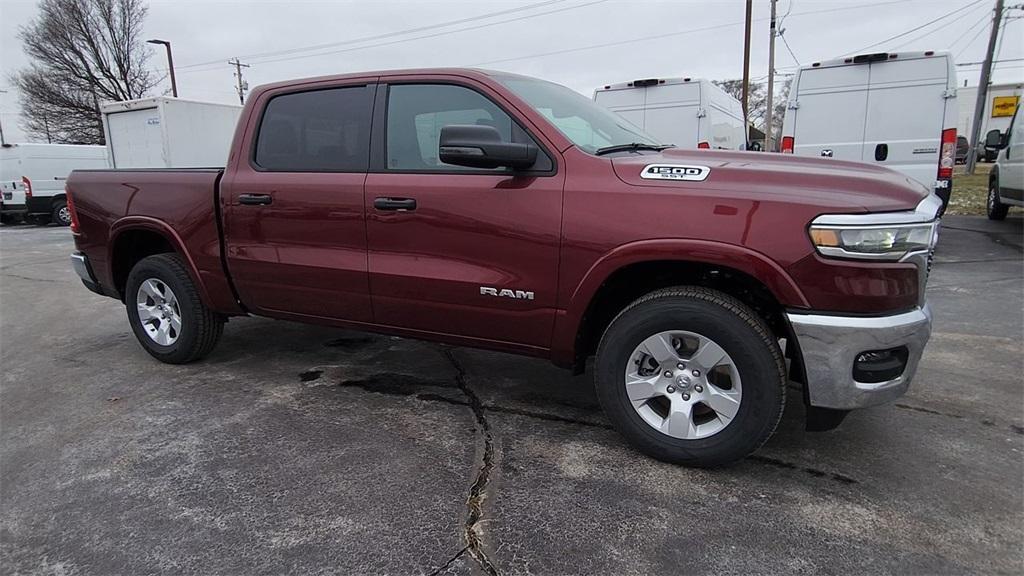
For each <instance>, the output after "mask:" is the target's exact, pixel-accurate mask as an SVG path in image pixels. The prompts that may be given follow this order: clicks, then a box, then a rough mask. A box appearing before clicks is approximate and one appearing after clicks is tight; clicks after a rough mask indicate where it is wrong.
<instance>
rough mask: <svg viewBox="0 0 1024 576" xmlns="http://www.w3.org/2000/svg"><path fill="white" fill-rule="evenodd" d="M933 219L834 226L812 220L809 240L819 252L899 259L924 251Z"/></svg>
mask: <svg viewBox="0 0 1024 576" xmlns="http://www.w3.org/2000/svg"><path fill="white" fill-rule="evenodd" d="M936 232H937V228H936V223H935V222H934V221H933V222H925V223H920V224H885V225H874V226H870V225H868V226H850V225H844V226H836V225H822V224H812V225H811V228H810V235H811V243H813V244H814V247H815V248H817V250H818V252H819V253H820V254H821V255H822V256H830V257H833V258H855V259H859V260H889V261H894V262H895V261H898V260H902V259H903V257H904V256H906V255H907V254H910V253H912V252H925V251H928V250H930V249H931V248H932V246H933V245H934V241H935V236H936Z"/></svg>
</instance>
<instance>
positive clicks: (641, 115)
mask: <svg viewBox="0 0 1024 576" xmlns="http://www.w3.org/2000/svg"><path fill="white" fill-rule="evenodd" d="M594 101H595V102H597V103H598V104H600V105H601V106H604V107H605V108H607V109H608V110H611V111H612V112H614V113H616V114H618V115H619V116H621V117H622V118H624V119H625V120H627V121H628V122H630V123H631V124H634V125H636V126H637V127H639V128H642V129H643V130H644V131H645V132H646V133H648V134H650V135H652V136H654V137H655V138H657V139H658V140H659V141H660V142H665V143H672V144H675V145H676V146H678V147H680V148H715V149H722V150H742V149H743V148H744V147H745V145H746V135H745V130H744V129H743V106H742V105H741V104H740V101H739V100H737V99H735V98H733V97H732V96H730V95H729V94H728V93H727V92H726V91H725V90H722V89H721V88H719V87H718V86H715V85H714V84H713V83H711V82H710V81H709V80H703V79H696V78H693V79H691V78H648V79H645V80H634V81H632V82H623V83H620V84H609V85H607V86H605V87H603V88H598V89H597V90H595V91H594Z"/></svg>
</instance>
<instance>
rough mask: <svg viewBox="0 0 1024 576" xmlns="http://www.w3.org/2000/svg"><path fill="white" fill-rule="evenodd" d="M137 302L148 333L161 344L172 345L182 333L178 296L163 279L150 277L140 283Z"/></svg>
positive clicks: (141, 319)
mask: <svg viewBox="0 0 1024 576" xmlns="http://www.w3.org/2000/svg"><path fill="white" fill-rule="evenodd" d="M135 302H136V304H137V305H138V310H139V322H141V323H142V328H143V329H144V330H145V331H146V334H148V335H149V337H150V338H151V339H152V340H153V341H154V342H156V343H157V344H159V345H161V346H170V345H171V344H174V343H175V342H176V341H177V340H178V336H179V335H180V334H181V307H180V306H179V305H178V298H177V297H176V296H175V295H174V292H172V291H171V287H170V286H168V285H167V284H166V283H165V282H164V281H163V280H160V279H159V278H149V279H147V280H145V281H144V282H143V283H142V284H140V285H139V292H138V294H137V295H136V298H135Z"/></svg>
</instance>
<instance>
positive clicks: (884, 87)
mask: <svg viewBox="0 0 1024 576" xmlns="http://www.w3.org/2000/svg"><path fill="white" fill-rule="evenodd" d="M957 120H958V110H957V102H956V69H955V68H954V64H953V57H952V56H951V55H950V54H949V53H948V52H939V51H928V52H900V53H898V54H896V53H885V52H882V53H877V54H864V55H860V56H851V57H848V58H839V59H836V60H830V61H826V62H815V63H813V64H808V65H805V66H803V67H801V68H800V69H799V70H798V71H797V73H796V76H795V77H794V78H793V83H792V86H791V88H790V92H789V102H788V103H787V105H786V117H785V120H784V121H783V124H782V150H781V151H782V152H783V153H789V154H797V155H800V156H824V157H827V158H835V159H838V160H854V161H857V162H867V163H871V164H878V165H880V166H886V167H888V168H892V169H894V170H898V171H900V172H903V173H904V174H906V175H907V176H909V177H911V178H913V179H914V180H917V181H918V182H920V183H922V184H924V185H925V186H928V187H929V188H934V189H935V192H936V193H937V194H938V195H939V196H940V197H942V200H943V202H944V203H948V202H949V195H950V193H951V192H952V186H953V164H954V162H955V159H956V158H955V155H956V125H957Z"/></svg>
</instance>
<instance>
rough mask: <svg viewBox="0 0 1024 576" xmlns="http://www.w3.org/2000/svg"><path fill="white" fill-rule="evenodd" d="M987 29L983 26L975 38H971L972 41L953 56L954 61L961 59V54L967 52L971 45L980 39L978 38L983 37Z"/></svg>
mask: <svg viewBox="0 0 1024 576" xmlns="http://www.w3.org/2000/svg"><path fill="white" fill-rule="evenodd" d="M985 28H986V26H982V27H981V28H978V31H977V32H975V34H974V36H971V39H970V40H968V41H967V44H964V47H963V48H961V49H960V51H959V52H957V53H956V55H955V56H953V60H956V59H957V58H959V57H960V55H961V54H963V53H964V52H966V51H967V49H968V48H970V47H971V44H973V43H974V41H975V40H977V39H978V36H981V33H982V32H984V31H985Z"/></svg>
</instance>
